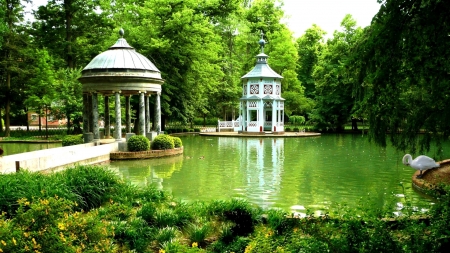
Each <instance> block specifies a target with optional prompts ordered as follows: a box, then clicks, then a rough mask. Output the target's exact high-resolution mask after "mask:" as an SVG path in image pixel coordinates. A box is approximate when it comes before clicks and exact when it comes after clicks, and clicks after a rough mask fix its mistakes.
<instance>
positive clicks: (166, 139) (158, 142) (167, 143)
mask: <svg viewBox="0 0 450 253" xmlns="http://www.w3.org/2000/svg"><path fill="white" fill-rule="evenodd" d="M151 146H152V149H155V150H164V149H173V148H174V147H175V143H174V141H173V138H172V136H170V135H167V134H160V135H158V136H156V137H155V139H154V140H153V141H152V143H151Z"/></svg>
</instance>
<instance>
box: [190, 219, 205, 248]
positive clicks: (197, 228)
mask: <svg viewBox="0 0 450 253" xmlns="http://www.w3.org/2000/svg"><path fill="white" fill-rule="evenodd" d="M210 232H211V225H210V223H208V222H206V223H203V224H195V223H191V224H188V225H187V229H186V233H187V236H188V239H189V241H190V244H192V243H197V244H198V245H199V246H205V244H206V238H207V237H208V236H209V234H210Z"/></svg>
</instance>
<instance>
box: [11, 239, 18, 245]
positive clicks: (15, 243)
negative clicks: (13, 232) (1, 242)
mask: <svg viewBox="0 0 450 253" xmlns="http://www.w3.org/2000/svg"><path fill="white" fill-rule="evenodd" d="M12 241H13V243H14V245H17V242H16V239H15V238H14V237H13V239H12Z"/></svg>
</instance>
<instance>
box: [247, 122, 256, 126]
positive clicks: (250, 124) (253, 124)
mask: <svg viewBox="0 0 450 253" xmlns="http://www.w3.org/2000/svg"><path fill="white" fill-rule="evenodd" d="M248 126H249V127H256V126H258V121H250V123H248Z"/></svg>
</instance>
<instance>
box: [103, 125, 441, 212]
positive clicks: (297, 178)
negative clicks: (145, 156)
mask: <svg viewBox="0 0 450 253" xmlns="http://www.w3.org/2000/svg"><path fill="white" fill-rule="evenodd" d="M181 139H182V141H183V145H184V154H183V155H182V156H177V157H170V158H162V159H157V160H138V161H111V163H110V167H111V168H112V169H113V170H115V171H117V172H118V173H119V174H120V175H122V176H123V177H125V178H128V179H130V180H131V181H132V182H133V183H134V184H137V185H141V186H143V185H149V184H154V185H156V186H158V187H159V188H160V189H164V190H167V191H169V192H171V193H172V194H173V195H174V196H175V197H176V198H179V199H183V200H186V201H195V200H204V201H208V200H216V199H223V200H224V199H229V198H232V197H242V198H245V199H247V200H249V201H250V202H252V203H255V204H257V205H259V206H261V207H263V208H282V209H284V210H290V211H295V212H298V213H299V214H304V213H305V212H306V210H305V209H308V210H310V211H314V212H316V213H324V212H329V211H335V210H338V209H339V208H341V206H342V205H347V206H349V207H350V208H354V207H357V206H359V205H361V204H362V203H371V204H374V205H375V207H388V208H391V209H394V210H395V209H400V208H398V207H399V206H402V205H405V203H406V202H410V203H411V204H412V205H413V206H415V207H417V208H418V210H423V209H428V208H429V206H430V205H431V204H432V203H431V200H430V199H428V198H426V197H424V196H423V195H420V194H419V193H417V192H416V191H414V190H413V189H412V188H411V177H412V174H413V173H414V169H411V168H410V167H407V166H404V165H403V164H402V162H401V160H402V157H403V155H404V154H403V153H400V152H397V151H395V150H394V149H393V148H391V147H388V148H386V149H383V148H380V147H378V146H376V145H375V144H373V143H370V142H369V141H368V139H367V137H366V136H362V135H349V134H346V135H322V136H320V137H308V138H233V137H206V136H184V137H181ZM444 151H446V152H447V153H445V152H444V157H449V154H448V151H449V150H444ZM433 152H434V151H433V150H432V151H431V153H429V154H427V155H429V156H432V157H433ZM445 155H447V156H445ZM202 156H204V158H203V159H201V157H202ZM436 159H437V160H440V159H439V158H436ZM400 183H403V185H404V188H405V189H403V187H401V186H400Z"/></svg>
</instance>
